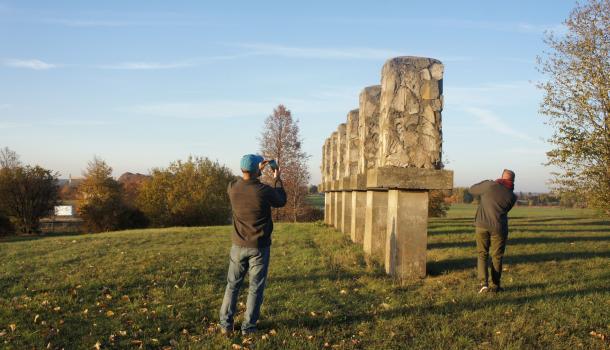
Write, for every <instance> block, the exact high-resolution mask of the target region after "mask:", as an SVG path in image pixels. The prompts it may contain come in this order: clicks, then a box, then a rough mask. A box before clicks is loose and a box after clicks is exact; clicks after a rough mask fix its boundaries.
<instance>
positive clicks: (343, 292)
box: [339, 289, 347, 294]
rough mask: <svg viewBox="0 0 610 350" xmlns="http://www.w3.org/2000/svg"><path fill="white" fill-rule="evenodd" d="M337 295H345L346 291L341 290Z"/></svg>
mask: <svg viewBox="0 0 610 350" xmlns="http://www.w3.org/2000/svg"><path fill="white" fill-rule="evenodd" d="M339 294H347V291H346V290H345V289H341V291H340V292H339Z"/></svg>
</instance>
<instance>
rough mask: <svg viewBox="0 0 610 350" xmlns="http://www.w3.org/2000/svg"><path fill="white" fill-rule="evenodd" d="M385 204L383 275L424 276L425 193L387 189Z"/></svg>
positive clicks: (403, 277) (425, 247)
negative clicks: (385, 230) (384, 273)
mask: <svg viewBox="0 0 610 350" xmlns="http://www.w3.org/2000/svg"><path fill="white" fill-rule="evenodd" d="M387 203H388V207H387V216H386V217H387V235H386V248H385V270H386V273H388V274H390V275H392V276H395V277H397V278H400V279H410V278H424V277H426V249H427V244H428V191H406V190H389V191H388V201H387Z"/></svg>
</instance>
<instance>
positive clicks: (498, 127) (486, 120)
mask: <svg viewBox="0 0 610 350" xmlns="http://www.w3.org/2000/svg"><path fill="white" fill-rule="evenodd" d="M464 110H465V111H466V112H468V113H469V114H471V115H472V116H474V117H475V118H477V119H478V121H479V123H480V124H481V125H484V126H485V127H487V129H489V130H492V131H495V132H497V133H499V134H502V135H506V136H511V137H514V138H517V139H521V140H526V141H531V142H540V141H539V140H537V139H535V138H533V137H531V136H529V135H528V134H526V133H524V132H521V131H519V130H517V129H515V128H513V127H511V126H510V125H509V124H507V123H506V122H504V120H503V119H502V118H501V117H500V116H498V115H497V114H495V113H494V112H492V111H490V110H488V109H484V108H478V107H466V108H465V109H464Z"/></svg>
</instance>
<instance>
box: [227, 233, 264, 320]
mask: <svg viewBox="0 0 610 350" xmlns="http://www.w3.org/2000/svg"><path fill="white" fill-rule="evenodd" d="M270 250H271V247H266V248H245V247H240V246H237V245H233V246H231V255H230V261H229V273H228V274H227V288H226V289H225V295H224V298H223V300H222V306H221V307H220V325H221V326H222V327H224V328H225V329H228V330H232V329H233V316H234V315H235V309H236V306H237V295H238V294H239V289H240V288H241V285H242V282H243V281H244V277H245V276H246V272H249V274H250V287H249V289H248V300H247V302H246V313H245V314H244V322H243V323H242V325H241V329H242V331H246V332H247V331H255V330H256V322H257V321H258V317H259V315H260V309H261V305H262V303H263V292H264V291H265V282H266V281H267V270H268V269H269V254H270Z"/></svg>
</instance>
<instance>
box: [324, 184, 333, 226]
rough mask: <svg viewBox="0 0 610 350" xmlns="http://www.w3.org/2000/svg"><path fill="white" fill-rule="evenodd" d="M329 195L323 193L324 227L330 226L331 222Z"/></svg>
mask: <svg viewBox="0 0 610 350" xmlns="http://www.w3.org/2000/svg"><path fill="white" fill-rule="evenodd" d="M330 203H331V195H330V192H324V224H325V225H330V224H331V222H332V216H331V211H330V208H331V205H330Z"/></svg>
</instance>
